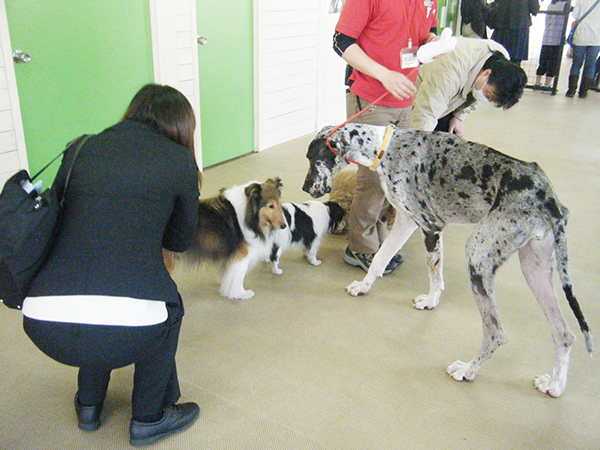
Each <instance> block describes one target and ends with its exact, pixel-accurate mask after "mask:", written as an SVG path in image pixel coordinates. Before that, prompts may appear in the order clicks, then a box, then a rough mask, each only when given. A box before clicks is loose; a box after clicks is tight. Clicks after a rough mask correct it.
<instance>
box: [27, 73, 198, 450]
mask: <svg viewBox="0 0 600 450" xmlns="http://www.w3.org/2000/svg"><path fill="white" fill-rule="evenodd" d="M195 126H196V124H195V119H194V112H193V110H192V107H191V105H190V103H189V102H188V101H187V99H186V98H185V96H184V95H183V94H182V93H181V92H179V91H178V90H176V89H174V88H172V87H169V86H160V85H156V84H150V85H147V86H144V87H143V88H142V89H141V90H140V91H139V92H138V93H137V94H136V95H135V97H134V98H133V100H132V101H131V103H130V105H129V107H128V108H127V111H126V113H125V115H124V117H123V119H122V120H121V121H120V122H119V123H117V124H116V125H114V126H111V127H110V128H107V129H106V130H104V131H103V132H101V133H100V134H98V135H95V136H92V137H91V138H90V139H89V140H88V141H87V142H86V143H85V144H84V145H83V147H82V148H81V151H80V153H79V156H78V157H77V159H76V160H75V165H74V167H73V170H72V174H71V177H70V179H69V183H68V187H67V190H66V192H65V193H64V205H63V208H62V211H61V216H60V217H59V227H58V234H57V236H56V240H55V243H54V245H53V247H52V250H51V252H50V254H49V255H48V258H47V260H46V262H45V264H44V265H43V267H42V268H41V270H40V272H39V273H38V275H37V276H36V278H35V279H34V281H33V284H32V286H31V288H30V290H29V292H28V295H27V297H26V298H25V300H24V302H23V326H24V329H25V332H26V333H27V335H28V336H29V338H30V339H31V340H32V341H33V343H34V344H35V345H36V346H37V347H38V348H39V349H40V350H41V351H42V352H44V353H45V354H46V355H48V356H49V357H51V358H53V359H55V360H56V361H58V362H60V363H63V364H67V365H70V366H75V367H78V368H79V372H78V378H77V393H76V395H75V411H76V415H77V419H78V426H79V428H81V429H83V430H87V431H93V430H96V429H97V428H98V427H99V426H100V424H101V422H100V415H101V412H102V406H103V403H104V399H105V396H106V392H107V389H108V384H109V380H110V375H111V371H112V370H113V369H116V368H119V367H124V366H128V365H131V364H135V372H134V379H133V395H132V419H131V422H130V442H131V444H132V445H135V446H140V445H146V444H150V443H153V442H156V441H158V440H160V439H162V438H164V437H166V436H169V435H170V434H173V433H174V432H176V431H179V430H183V429H185V428H186V427H188V426H190V425H191V424H192V423H193V421H194V420H195V419H196V418H197V417H198V415H199V412H200V409H199V407H198V405H197V404H196V403H191V402H190V403H182V404H176V402H177V400H178V399H179V397H180V390H179V382H178V379H177V369H176V364H175V353H176V351H177V343H178V340H179V331H180V328H181V322H182V318H183V314H184V310H183V304H182V300H181V297H180V295H179V293H178V291H177V286H176V285H175V282H174V281H173V280H172V279H171V277H170V275H169V273H168V272H167V269H166V267H165V264H164V261H163V256H162V248H163V247H164V248H166V249H168V250H171V251H176V252H182V251H184V250H185V249H186V248H187V247H188V246H189V245H190V244H191V243H192V240H193V238H194V235H195V233H196V228H197V222H198V218H197V216H198V197H199V192H198V181H199V175H198V168H197V166H196V161H195V157H194V130H195ZM72 159H73V149H72V148H70V149H69V150H67V152H66V153H65V155H64V158H63V162H62V164H61V167H60V168H59V171H58V173H57V176H56V180H55V183H54V186H55V189H56V190H57V192H62V190H63V188H64V186H65V178H66V175H67V173H66V172H67V171H68V168H69V166H70V162H71V161H72Z"/></svg>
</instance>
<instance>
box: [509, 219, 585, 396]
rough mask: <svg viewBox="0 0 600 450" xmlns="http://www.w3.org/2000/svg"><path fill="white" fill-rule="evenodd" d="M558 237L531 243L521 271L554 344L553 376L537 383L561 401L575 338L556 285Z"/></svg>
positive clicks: (525, 249) (550, 235) (543, 237)
mask: <svg viewBox="0 0 600 450" xmlns="http://www.w3.org/2000/svg"><path fill="white" fill-rule="evenodd" d="M553 252H554V234H553V233H552V231H550V230H547V231H546V232H545V233H544V234H543V235H540V236H539V237H538V238H534V239H531V240H530V241H529V242H528V243H527V244H526V245H525V246H524V247H523V248H521V249H520V250H519V259H520V260H521V270H522V271H523V275H524V276H525V280H527V284H528V285H529V287H530V288H531V291H532V292H533V295H535V298H536V300H537V301H538V303H539V304H540V306H541V307H542V310H543V311H544V314H545V316H546V318H547V319H548V322H549V323H550V330H551V332H552V338H553V340H554V369H553V371H552V376H549V375H542V376H539V377H537V378H536V379H535V387H536V388H538V389H539V390H540V391H541V392H543V393H546V394H549V395H551V396H552V397H559V396H560V395H561V394H562V393H563V392H564V390H565V386H566V384H567V372H568V370H569V354H570V352H571V346H572V345H573V342H574V341H575V336H574V335H573V333H572V332H571V330H570V328H569V326H568V325H567V322H566V321H565V318H564V316H563V314H562V312H561V310H560V307H559V305H558V299H557V298H556V291H555V289H554V284H553V282H552V265H553V261H554V258H553Z"/></svg>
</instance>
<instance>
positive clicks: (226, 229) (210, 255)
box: [182, 178, 287, 299]
mask: <svg viewBox="0 0 600 450" xmlns="http://www.w3.org/2000/svg"><path fill="white" fill-rule="evenodd" d="M282 187H283V186H282V184H281V180H280V179H279V178H274V179H268V180H267V181H265V182H264V183H258V182H250V183H246V184H243V185H239V186H234V187H232V188H229V189H221V191H220V193H219V195H218V196H216V197H211V198H208V199H205V200H200V205H199V209H198V233H197V235H196V238H195V240H194V243H193V244H192V246H191V247H190V248H189V249H188V250H187V251H186V252H185V253H183V255H182V259H184V260H187V261H194V262H202V261H209V262H215V263H218V264H221V265H222V266H223V275H222V278H221V288H220V293H221V295H222V296H224V297H227V298H230V299H248V298H251V297H252V296H253V295H254V292H252V291H251V290H246V289H244V278H245V277H246V274H247V273H248V271H249V270H250V269H251V268H252V266H253V265H254V264H255V263H256V262H257V261H259V260H264V259H266V258H268V257H269V252H270V251H271V248H272V246H273V239H274V234H275V231H276V230H281V229H283V228H286V227H287V224H286V221H285V217H284V215H283V211H282V208H281V188H282Z"/></svg>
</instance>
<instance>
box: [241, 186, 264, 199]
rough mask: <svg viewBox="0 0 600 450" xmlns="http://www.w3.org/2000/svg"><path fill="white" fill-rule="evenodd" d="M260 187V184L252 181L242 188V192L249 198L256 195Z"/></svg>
mask: <svg viewBox="0 0 600 450" xmlns="http://www.w3.org/2000/svg"><path fill="white" fill-rule="evenodd" d="M261 189H262V188H261V187H260V184H258V183H252V184H249V185H248V186H246V189H244V194H246V197H247V198H248V199H250V198H252V197H256V196H257V194H260V190H261Z"/></svg>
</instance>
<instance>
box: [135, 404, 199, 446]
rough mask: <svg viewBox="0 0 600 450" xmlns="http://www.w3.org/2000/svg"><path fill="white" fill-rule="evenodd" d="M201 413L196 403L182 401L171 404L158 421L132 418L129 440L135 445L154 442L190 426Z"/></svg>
mask: <svg viewBox="0 0 600 450" xmlns="http://www.w3.org/2000/svg"><path fill="white" fill-rule="evenodd" d="M199 414H200V407H199V406H198V405H197V404H196V403H192V402H190V403H181V404H179V405H173V406H169V407H168V408H166V409H165V412H164V414H163V416H162V419H160V420H159V421H158V422H152V423H145V422H138V421H137V420H133V419H132V420H131V424H130V425H129V442H130V443H131V445H133V446H135V447H139V446H142V445H148V444H153V443H154V442H157V441H160V440H161V439H164V438H166V437H167V436H171V435H172V434H174V433H177V432H178V431H183V430H186V429H187V428H188V427H190V426H191V425H192V424H193V423H194V421H195V420H196V419H197V418H198V415H199Z"/></svg>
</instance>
